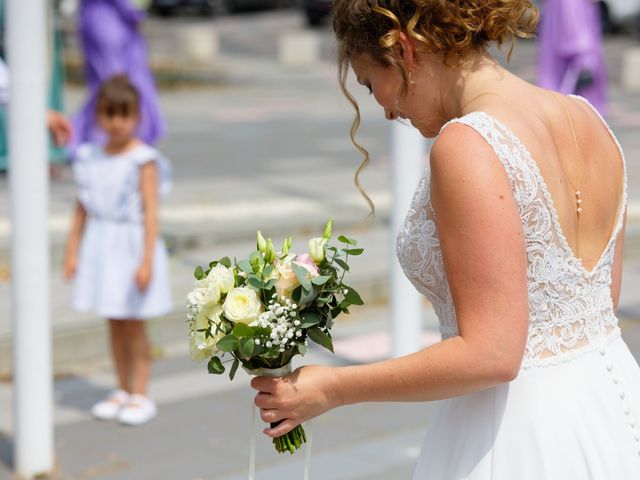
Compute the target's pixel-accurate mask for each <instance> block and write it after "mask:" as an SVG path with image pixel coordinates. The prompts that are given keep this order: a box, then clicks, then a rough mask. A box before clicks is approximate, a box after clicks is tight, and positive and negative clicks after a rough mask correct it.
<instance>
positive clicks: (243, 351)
mask: <svg viewBox="0 0 640 480" xmlns="http://www.w3.org/2000/svg"><path fill="white" fill-rule="evenodd" d="M255 346H256V344H255V342H254V340H253V338H252V337H244V338H242V339H240V355H241V356H242V357H244V358H247V359H249V358H251V355H252V354H253V350H254V349H255Z"/></svg>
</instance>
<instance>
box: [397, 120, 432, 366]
mask: <svg viewBox="0 0 640 480" xmlns="http://www.w3.org/2000/svg"><path fill="white" fill-rule="evenodd" d="M391 125H392V126H391V184H392V185H391V192H392V206H391V235H392V237H391V247H392V248H391V255H392V258H391V279H390V284H391V288H390V294H391V352H392V355H393V356H394V357H398V356H401V355H406V354H408V353H413V352H415V351H417V350H419V349H420V347H421V342H420V339H421V336H422V304H421V296H420V294H419V293H418V292H417V291H416V289H415V287H414V286H413V285H412V284H411V283H410V282H409V280H407V278H406V277H405V275H404V273H403V272H402V269H401V268H400V265H399V264H398V261H397V259H396V249H395V246H396V239H395V235H397V233H398V232H399V231H400V228H401V226H402V223H403V222H404V219H405V216H406V214H407V210H408V209H409V206H410V204H411V199H412V198H413V193H414V191H415V189H416V187H417V185H418V180H419V179H420V177H421V175H422V173H423V172H424V169H425V168H426V166H427V163H426V162H427V152H426V141H425V139H424V137H423V136H422V135H420V132H418V130H416V129H414V128H412V127H407V126H405V125H402V124H401V123H399V122H393V123H392V124H391Z"/></svg>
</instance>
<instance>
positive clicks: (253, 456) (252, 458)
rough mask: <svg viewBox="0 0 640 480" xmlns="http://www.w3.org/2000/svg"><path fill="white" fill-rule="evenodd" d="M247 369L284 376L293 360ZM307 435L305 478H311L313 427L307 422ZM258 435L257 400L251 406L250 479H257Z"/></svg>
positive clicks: (250, 372) (289, 369) (306, 479)
mask: <svg viewBox="0 0 640 480" xmlns="http://www.w3.org/2000/svg"><path fill="white" fill-rule="evenodd" d="M245 371H246V372H247V373H248V374H249V375H255V376H257V377H260V376H263V375H265V376H269V377H283V376H285V375H288V374H290V373H291V362H289V363H287V364H286V365H284V366H283V367H280V368H257V369H255V370H248V369H246V368H245ZM305 433H306V436H307V442H306V446H305V452H304V480H309V464H310V463H311V428H310V425H309V423H308V422H307V428H306V429H305ZM257 437H258V424H257V422H256V404H255V402H254V403H253V405H252V408H251V442H250V447H249V480H255V478H256V438H257Z"/></svg>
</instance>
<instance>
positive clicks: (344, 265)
mask: <svg viewBox="0 0 640 480" xmlns="http://www.w3.org/2000/svg"><path fill="white" fill-rule="evenodd" d="M333 261H334V262H336V263H337V264H338V265H340V266H341V267H342V269H343V270H344V271H345V272H348V271H349V264H348V263H347V262H345V261H344V260H342V259H340V258H336V259H334V260H333Z"/></svg>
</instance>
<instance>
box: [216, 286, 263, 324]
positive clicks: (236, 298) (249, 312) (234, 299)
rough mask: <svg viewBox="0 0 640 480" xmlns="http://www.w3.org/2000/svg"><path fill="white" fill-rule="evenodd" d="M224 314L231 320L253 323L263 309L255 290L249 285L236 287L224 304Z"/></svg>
mask: <svg viewBox="0 0 640 480" xmlns="http://www.w3.org/2000/svg"><path fill="white" fill-rule="evenodd" d="M222 308H223V310H224V316H225V317H226V318H227V320H229V321H231V322H234V323H236V322H241V323H251V322H253V321H254V320H255V319H256V318H258V315H260V314H261V313H262V311H263V308H262V303H260V299H259V298H258V294H257V293H256V292H255V290H252V289H250V288H248V287H238V288H234V289H233V290H231V291H230V292H229V293H228V294H227V298H226V299H225V301H224V304H223V305H222Z"/></svg>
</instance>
